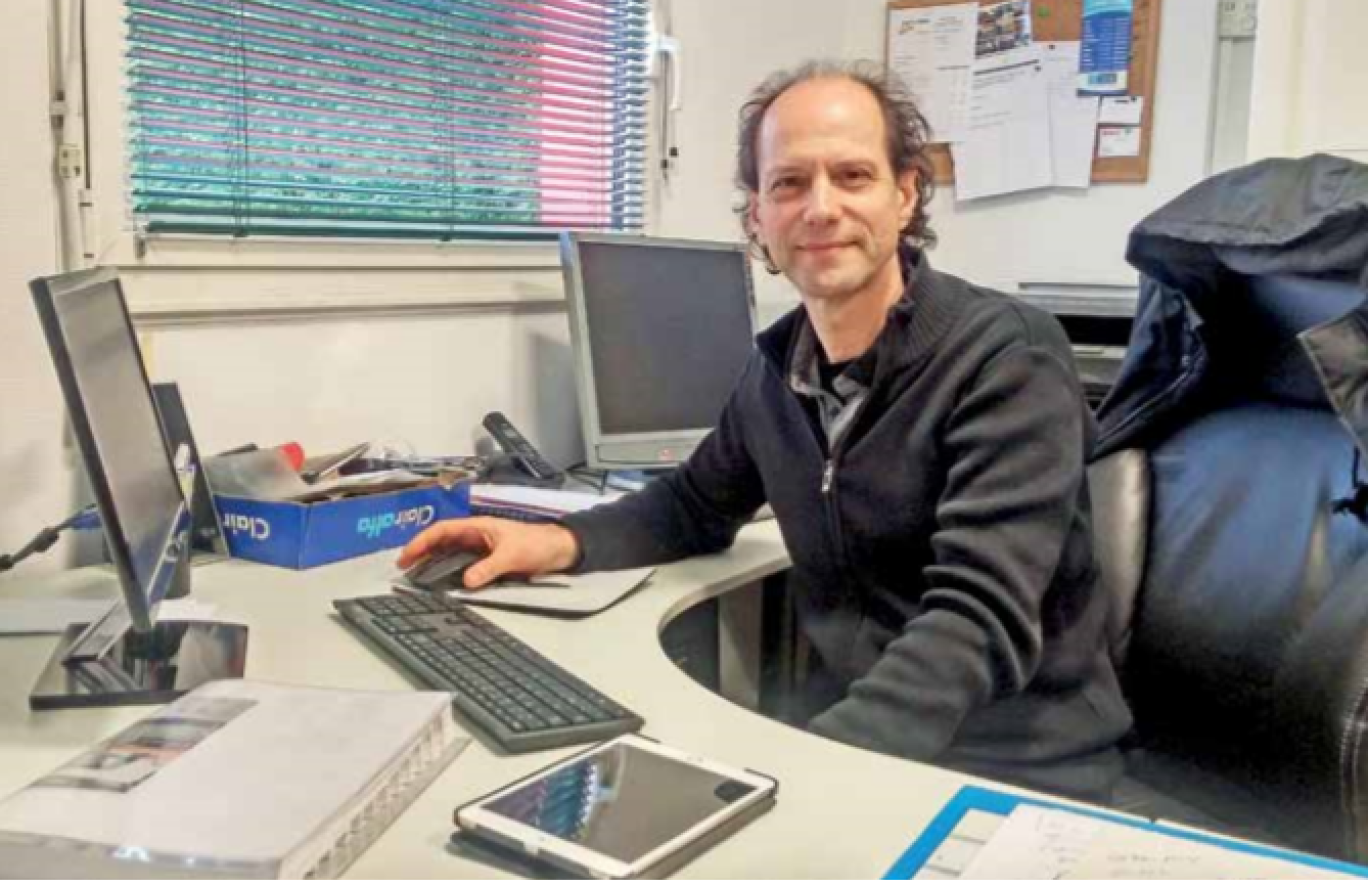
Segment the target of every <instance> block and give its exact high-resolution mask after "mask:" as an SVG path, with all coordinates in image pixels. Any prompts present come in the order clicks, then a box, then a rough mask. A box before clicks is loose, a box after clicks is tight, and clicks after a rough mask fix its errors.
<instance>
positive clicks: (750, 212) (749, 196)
mask: <svg viewBox="0 0 1368 886" xmlns="http://www.w3.org/2000/svg"><path fill="white" fill-rule="evenodd" d="M759 207H760V201H759V199H757V198H756V196H755V192H754V191H747V192H746V214H745V220H746V236H747V237H751V238H754V237H755V232H756V231H757V230H759V229H760V217H759V215H758V214H757V213H758V212H759Z"/></svg>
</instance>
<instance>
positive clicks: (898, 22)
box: [887, 3, 978, 142]
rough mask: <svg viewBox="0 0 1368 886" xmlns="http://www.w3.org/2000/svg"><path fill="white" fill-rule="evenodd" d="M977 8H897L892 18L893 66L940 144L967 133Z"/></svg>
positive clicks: (890, 55)
mask: <svg viewBox="0 0 1368 886" xmlns="http://www.w3.org/2000/svg"><path fill="white" fill-rule="evenodd" d="M977 31H978V4H977V3H959V4H955V5H952V6H935V7H931V8H927V9H894V10H891V11H890V12H889V17H888V47H887V51H888V64H889V67H891V68H892V69H893V71H894V73H896V74H897V75H898V76H899V77H900V78H901V79H902V81H903V83H904V84H905V85H906V86H907V88H908V89H909V90H911V92H912V95H913V96H914V97H915V98H916V100H917V107H919V108H920V109H921V112H922V114H924V115H925V116H926V121H927V123H929V124H930V125H931V139H932V141H935V142H957V141H962V140H963V139H964V137H965V134H966V133H967V131H968V114H969V81H970V77H971V76H972V75H973V69H974V40H975V35H976V34H977Z"/></svg>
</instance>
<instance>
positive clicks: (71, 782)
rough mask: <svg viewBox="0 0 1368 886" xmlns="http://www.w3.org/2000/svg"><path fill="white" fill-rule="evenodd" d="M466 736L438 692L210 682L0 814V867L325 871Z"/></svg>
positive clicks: (15, 870) (362, 843)
mask: <svg viewBox="0 0 1368 886" xmlns="http://www.w3.org/2000/svg"><path fill="white" fill-rule="evenodd" d="M469 741H470V739H469V738H468V737H466V736H465V735H464V734H463V733H462V732H461V731H460V730H459V729H458V728H457V727H456V725H455V723H454V721H453V720H452V715H451V700H450V698H449V696H447V695H446V694H445V693H441V692H361V691H350V690H335V689H310V688H302V687H290V686H278V685H272V684H267V683H253V682H244V681H222V682H218V683H210V684H207V685H205V686H202V687H200V688H199V689H197V690H195V691H194V692H192V693H190V694H189V695H186V696H185V697H184V698H182V699H180V700H179V701H177V702H175V703H174V704H172V705H170V706H169V707H167V708H165V709H163V710H162V711H161V712H159V713H157V714H154V715H152V716H151V717H149V718H147V719H145V720H142V721H140V722H139V723H136V724H134V725H133V726H131V727H130V728H128V729H125V730H124V731H123V732H120V733H119V734H118V735H116V736H115V737H113V738H112V739H109V740H108V741H105V742H103V743H101V744H99V745H97V746H96V747H94V748H92V749H91V750H89V751H87V752H86V753H84V754H82V755H81V756H79V757H77V758H76V759H74V760H72V761H71V762H69V763H67V764H66V765H65V766H63V767H61V768H60V769H57V770H56V771H54V772H52V773H50V774H49V775H47V776H45V777H44V778H42V779H40V780H38V781H36V782H34V783H33V784H31V785H29V786H28V787H26V788H24V789H23V790H22V791H20V792H19V793H17V794H15V795H13V796H11V797H9V798H8V799H6V800H5V801H4V802H3V803H0V871H3V872H4V874H5V875H6V876H11V877H20V878H26V877H35V878H36V877H54V876H56V877H62V878H71V877H137V878H151V877H166V876H172V877H182V878H184V877H204V876H212V877H234V878H238V879H247V878H262V877H280V878H290V879H295V878H302V877H309V878H322V877H332V876H336V875H337V874H339V873H341V872H342V871H343V870H345V869H346V867H347V866H348V865H349V864H350V863H351V862H352V861H353V860H354V859H355V857H356V856H357V855H358V854H360V853H361V852H362V851H363V850H364V849H365V848H366V847H367V846H368V845H370V843H371V842H372V841H373V840H374V839H375V838H376V837H377V836H379V834H380V833H381V832H382V831H383V830H384V829H385V828H386V827H388V826H389V824H390V822H392V821H393V820H394V818H395V817H396V816H397V815H398V814H399V813H400V812H401V811H403V809H404V808H406V807H407V806H408V804H409V803H410V802H411V801H412V800H413V798H414V797H416V796H417V795H418V793H419V792H420V791H421V790H422V789H423V788H424V787H426V786H427V785H428V784H429V783H430V781H431V780H432V779H433V778H434V777H436V775H437V774H438V773H439V772H441V770H442V769H444V768H445V767H446V764H447V763H449V762H450V761H451V760H452V759H453V758H454V757H455V756H456V755H457V754H459V753H460V752H461V750H463V749H464V748H465V746H466V745H467V744H468V743H469Z"/></svg>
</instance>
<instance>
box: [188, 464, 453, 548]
mask: <svg viewBox="0 0 1368 886" xmlns="http://www.w3.org/2000/svg"><path fill="white" fill-rule="evenodd" d="M214 500H215V503H216V504H217V505H218V512H219V518H220V520H221V521H222V522H223V537H224V538H225V539H227V541H228V551H229V553H231V554H232V555H233V556H234V557H241V558H242V559H244V560H255V561H257V562H258V563H270V564H272V565H274V566H284V567H287V568H289V569H308V568H309V567H311V566H321V565H323V564H324V563H334V562H336V561H338V560H346V559H348V558H350V557H360V556H362V555H364V554H370V553H374V552H375V551H381V550H385V549H387V548H397V547H400V546H402V545H404V544H407V543H408V541H409V540H410V539H412V538H413V537H414V536H416V535H417V534H418V533H419V532H422V531H423V530H424V529H426V528H427V527H429V526H431V525H433V524H434V523H436V522H438V521H440V520H448V519H451V518H453V517H465V516H468V515H469V514H470V485H469V484H468V483H461V484H457V485H455V486H451V487H442V486H425V487H423V488H421V489H406V490H403V491H400V492H389V493H383V494H379V495H365V496H357V497H353V498H344V499H339V500H337V501H325V502H314V503H312V504H299V503H298V502H289V501H261V500H258V499H251V498H240V497H237V496H232V495H216V496H215V497H214Z"/></svg>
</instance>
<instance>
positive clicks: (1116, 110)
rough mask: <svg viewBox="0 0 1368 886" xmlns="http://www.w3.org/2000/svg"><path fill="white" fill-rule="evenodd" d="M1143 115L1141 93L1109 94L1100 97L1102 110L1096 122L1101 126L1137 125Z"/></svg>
mask: <svg viewBox="0 0 1368 886" xmlns="http://www.w3.org/2000/svg"><path fill="white" fill-rule="evenodd" d="M1144 115H1145V97H1144V96H1142V95H1122V96H1111V97H1109V98H1104V99H1102V111H1101V113H1100V114H1099V116H1098V118H1097V122H1098V123H1099V124H1101V125H1102V126H1106V125H1108V124H1110V125H1112V126H1139V125H1140V121H1141V119H1142V118H1143V117H1144Z"/></svg>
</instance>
